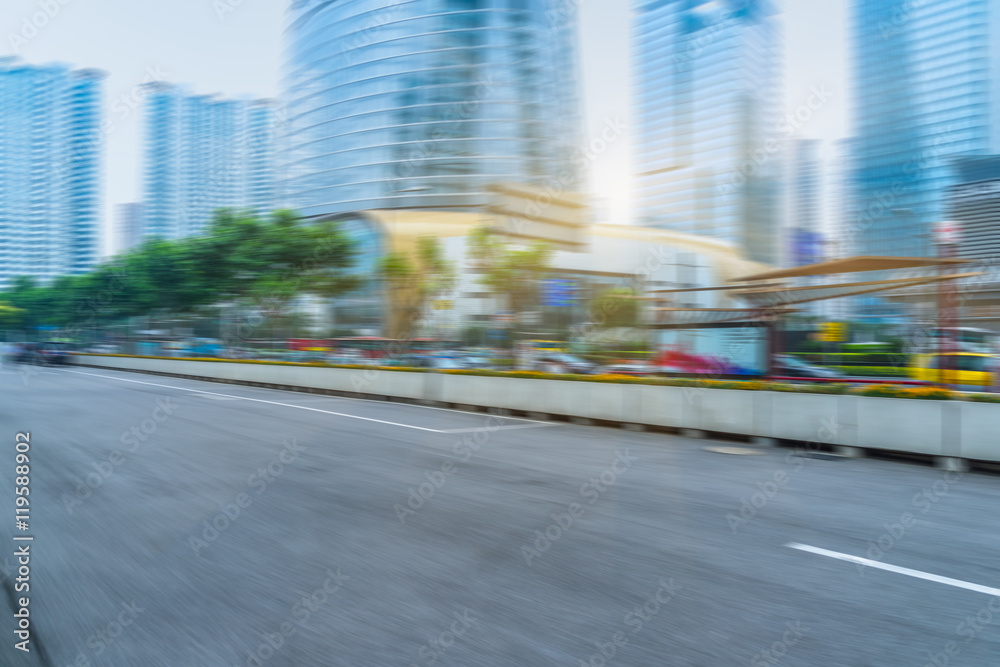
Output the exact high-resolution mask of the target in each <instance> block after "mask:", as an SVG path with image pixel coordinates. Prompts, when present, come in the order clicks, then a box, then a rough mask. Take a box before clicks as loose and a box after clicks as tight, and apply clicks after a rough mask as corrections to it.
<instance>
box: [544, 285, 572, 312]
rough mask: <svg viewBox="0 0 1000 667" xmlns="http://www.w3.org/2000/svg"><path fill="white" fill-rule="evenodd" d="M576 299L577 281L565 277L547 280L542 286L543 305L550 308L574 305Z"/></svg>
mask: <svg viewBox="0 0 1000 667" xmlns="http://www.w3.org/2000/svg"><path fill="white" fill-rule="evenodd" d="M574 301H576V281H575V280H567V279H565V278H555V279H552V280H546V281H545V283H544V285H543V286H542V305H544V306H547V307H549V308H564V307H566V306H572V305H573V302H574Z"/></svg>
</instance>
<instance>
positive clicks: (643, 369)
mask: <svg viewBox="0 0 1000 667" xmlns="http://www.w3.org/2000/svg"><path fill="white" fill-rule="evenodd" d="M597 373H600V374H601V375H632V376H636V377H638V376H646V375H652V374H653V373H654V369H653V368H652V367H650V366H649V365H647V364H643V363H639V362H633V363H625V364H607V365H605V366H601V367H600V368H599V369H598V370H597Z"/></svg>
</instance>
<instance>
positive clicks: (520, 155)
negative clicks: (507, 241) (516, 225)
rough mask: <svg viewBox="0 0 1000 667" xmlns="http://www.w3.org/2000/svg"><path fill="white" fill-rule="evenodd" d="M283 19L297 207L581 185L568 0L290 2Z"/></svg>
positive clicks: (446, 200) (424, 203) (448, 205)
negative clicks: (501, 186)
mask: <svg viewBox="0 0 1000 667" xmlns="http://www.w3.org/2000/svg"><path fill="white" fill-rule="evenodd" d="M288 25H289V27H288V31H287V35H288V54H289V55H288V58H289V60H288V63H287V74H286V80H285V99H283V103H284V106H285V109H286V112H287V118H286V123H285V126H286V128H287V132H286V133H285V135H284V141H283V153H282V160H281V163H282V166H281V168H282V173H283V177H284V182H283V195H284V203H286V204H287V205H288V206H290V207H291V208H295V209H297V210H298V211H300V212H301V213H303V214H305V215H307V216H320V215H329V214H335V213H344V212H349V211H361V210H370V209H388V208H430V209H476V208H479V207H482V206H484V205H485V204H487V203H488V202H489V201H490V198H491V195H490V192H489V190H488V188H489V186H490V185H492V184H495V183H521V184H528V185H534V186H537V187H542V188H550V189H552V190H554V191H556V192H558V193H564V192H569V191H574V190H576V189H578V187H579V185H580V181H581V174H580V171H581V168H580V167H581V165H582V163H583V162H585V161H584V160H581V159H579V154H578V149H577V141H578V136H577V135H578V125H579V111H578V94H577V86H578V77H577V66H576V50H577V44H576V40H577V37H576V17H575V6H574V5H573V4H572V3H569V2H566V0H531V1H530V2H529V1H525V0H491V2H488V3H487V2H469V1H468V0H411V1H409V2H391V3H386V2H372V1H370V0H342V1H340V2H321V1H317V0H298V1H296V2H293V3H292V6H291V9H290V15H289V22H288Z"/></svg>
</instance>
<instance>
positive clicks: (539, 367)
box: [531, 352, 597, 375]
mask: <svg viewBox="0 0 1000 667" xmlns="http://www.w3.org/2000/svg"><path fill="white" fill-rule="evenodd" d="M596 368H597V365H596V364H593V363H591V362H589V361H587V360H586V359H583V358H581V357H577V356H575V355H572V354H566V353H564V352H548V353H545V354H540V355H538V356H537V357H536V358H535V361H534V363H532V365H531V370H534V371H541V372H543V373H575V374H577V375H590V374H591V373H593V372H594V371H595V370H596Z"/></svg>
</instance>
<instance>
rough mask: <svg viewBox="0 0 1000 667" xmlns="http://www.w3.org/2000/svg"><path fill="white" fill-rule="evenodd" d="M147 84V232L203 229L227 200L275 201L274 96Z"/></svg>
mask: <svg viewBox="0 0 1000 667" xmlns="http://www.w3.org/2000/svg"><path fill="white" fill-rule="evenodd" d="M147 86H148V88H147V91H146V92H147V94H146V97H145V100H146V109H145V137H144V152H145V164H144V174H143V179H144V182H143V204H144V224H145V228H144V231H143V236H144V237H151V236H159V237H163V238H180V237H184V236H189V235H191V234H197V233H199V232H201V231H203V230H204V229H205V227H206V226H207V225H208V224H209V222H210V221H211V219H212V216H213V215H214V214H215V212H216V211H217V210H219V209H221V208H232V209H242V210H252V211H254V212H256V213H265V212H268V211H270V210H271V209H272V208H274V207H275V204H276V202H275V198H276V194H275V187H276V181H275V173H274V157H275V156H274V151H275V140H274V133H275V128H274V125H275V111H274V106H273V102H271V101H270V100H234V99H224V98H220V97H217V96H214V95H191V94H188V93H186V92H185V91H184V90H183V89H181V88H179V87H178V86H176V85H173V84H168V83H161V82H155V83H150V84H147Z"/></svg>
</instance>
